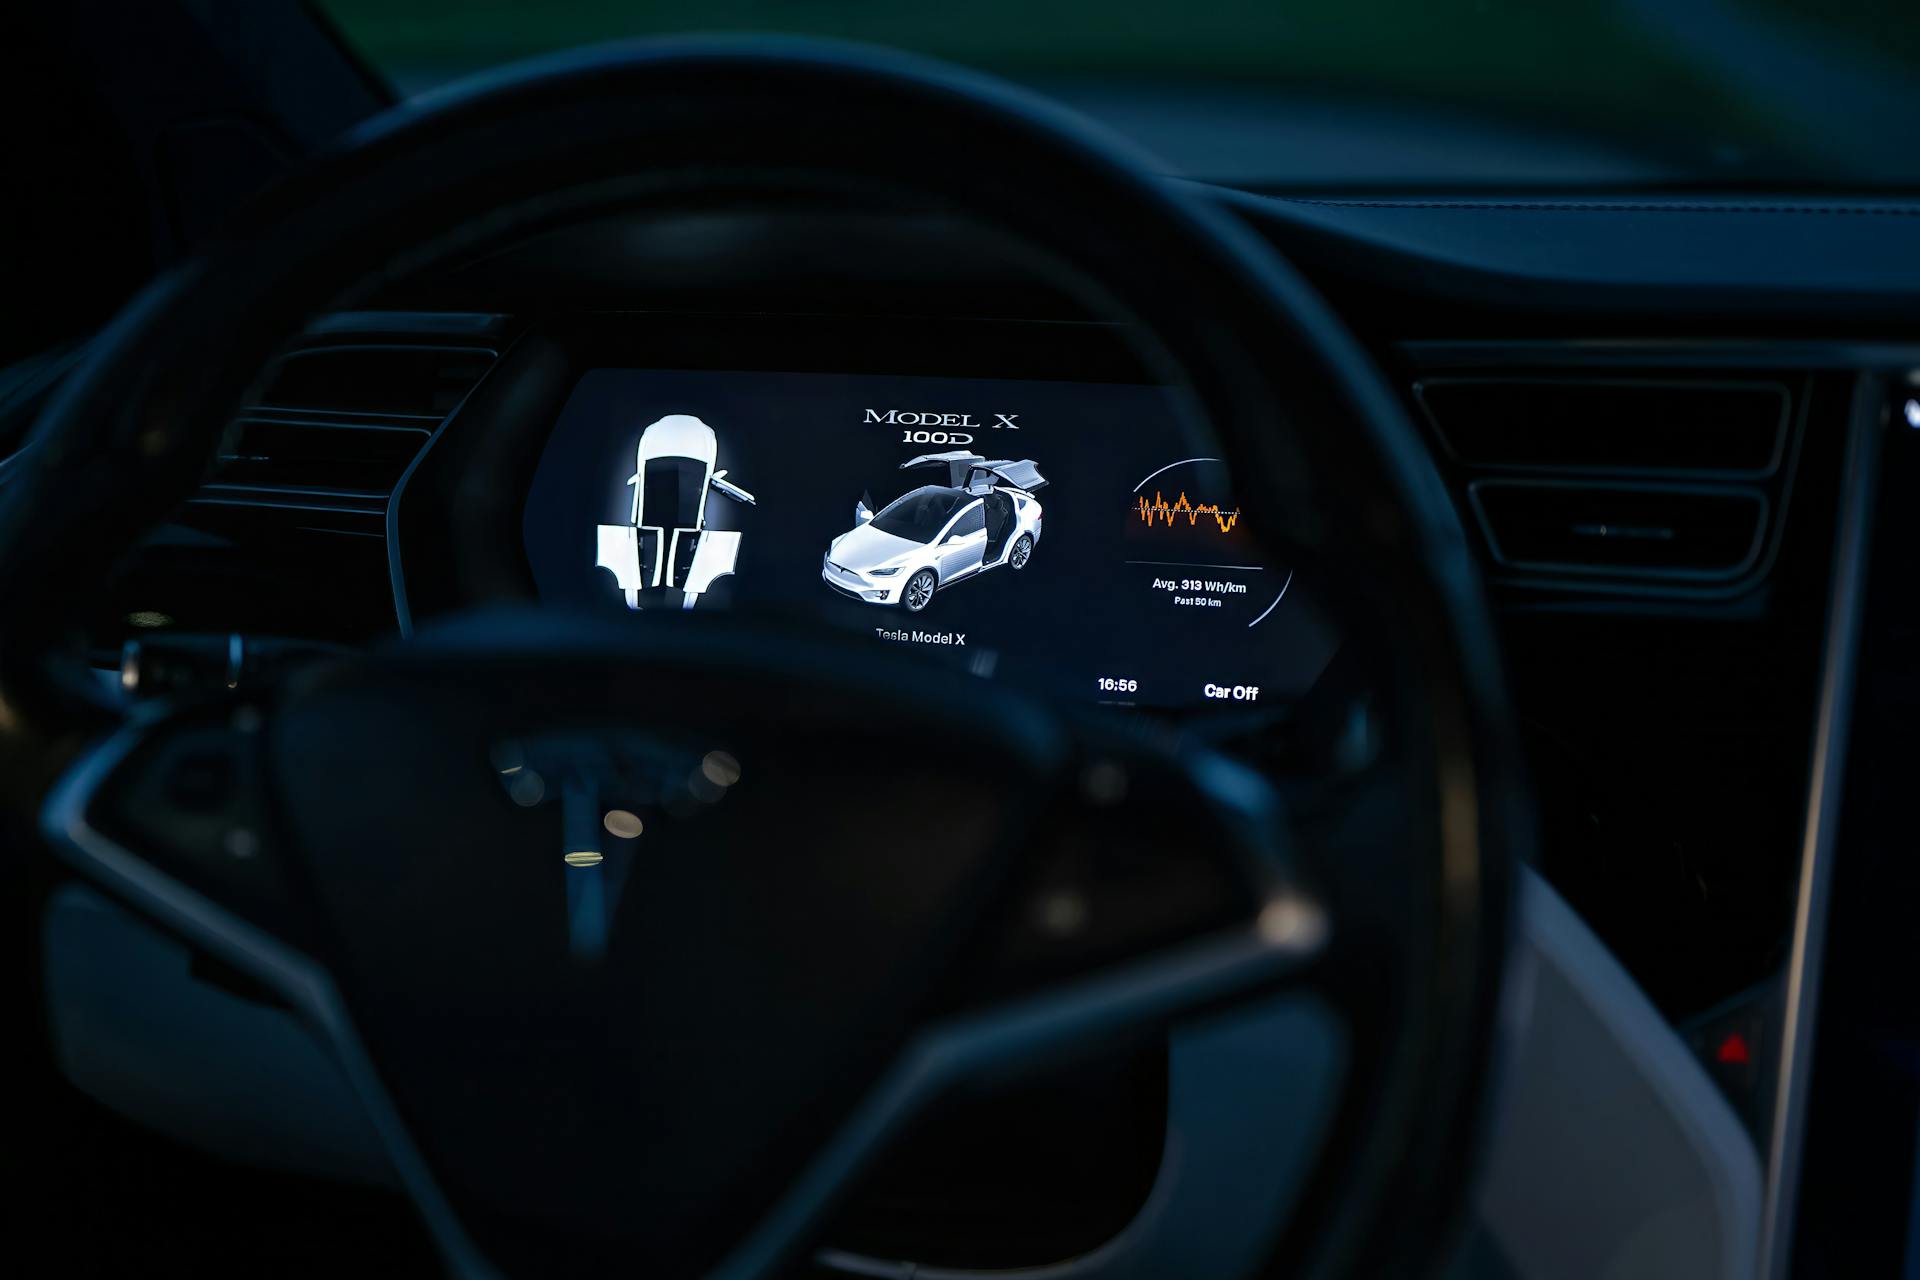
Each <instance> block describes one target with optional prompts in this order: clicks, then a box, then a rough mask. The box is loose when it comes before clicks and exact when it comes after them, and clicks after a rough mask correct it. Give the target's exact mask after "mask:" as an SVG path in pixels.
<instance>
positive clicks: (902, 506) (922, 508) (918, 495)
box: [873, 487, 966, 542]
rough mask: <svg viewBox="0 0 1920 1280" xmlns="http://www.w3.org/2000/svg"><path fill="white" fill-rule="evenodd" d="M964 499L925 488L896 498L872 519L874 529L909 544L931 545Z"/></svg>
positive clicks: (950, 493)
mask: <svg viewBox="0 0 1920 1280" xmlns="http://www.w3.org/2000/svg"><path fill="white" fill-rule="evenodd" d="M965 496H966V495H965V494H959V493H955V492H954V491H953V490H951V489H936V488H932V487H928V488H925V489H915V490H914V491H913V492H912V493H909V494H906V495H905V496H903V497H899V498H895V499H894V500H893V501H892V502H889V503H888V504H887V505H886V507H885V508H883V509H882V510H881V512H880V514H879V515H877V516H875V517H874V518H873V527H874V528H876V529H878V530H879V531H880V532H882V533H890V534H892V535H893V536H894V537H896V538H906V539H907V540H909V541H911V542H932V541H933V540H934V538H935V537H936V536H938V535H939V533H940V530H941V529H942V528H943V527H944V526H945V525H946V523H947V517H948V516H950V515H952V514H953V509H954V508H955V507H956V506H958V505H959V504H960V501H961V499H963V498H964V497H965Z"/></svg>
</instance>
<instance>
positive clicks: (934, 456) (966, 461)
mask: <svg viewBox="0 0 1920 1280" xmlns="http://www.w3.org/2000/svg"><path fill="white" fill-rule="evenodd" d="M985 461H986V459H985V458H984V457H982V456H981V455H980V454H977V453H968V452H967V451H966V450H964V449H955V450H953V451H952V452H950V453H923V454H921V455H920V456H919V457H917V458H908V459H907V460H906V461H905V462H903V463H901V464H900V469H901V470H902V471H906V470H908V469H909V468H912V467H945V468H946V469H947V487H948V488H950V489H958V488H960V487H961V486H963V485H964V484H966V482H967V473H968V472H969V471H971V470H972V469H973V467H974V464H976V463H981V462H985Z"/></svg>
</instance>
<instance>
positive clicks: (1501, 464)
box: [1413, 369, 1801, 594]
mask: <svg viewBox="0 0 1920 1280" xmlns="http://www.w3.org/2000/svg"><path fill="white" fill-rule="evenodd" d="M1800 390H1801V389H1800V388H1798V387H1797V386H1792V385H1789V384H1787V383H1784V382H1782V381H1780V380H1778V379H1775V378H1771V377H1767V376H1764V375H1759V376H1753V375H1750V374H1748V373H1746V372H1741V373H1736V374H1731V375H1718V376H1716V375H1705V374H1702V375H1680V374H1668V373H1664V372H1662V373H1643V372H1641V371H1637V370H1636V371H1627V370H1624V369H1623V370H1622V371H1620V372H1619V373H1612V372H1608V371H1596V370H1594V369H1584V370H1578V371H1576V370H1571V369H1570V370H1567V371H1565V372H1564V373H1561V372H1559V371H1543V370H1540V369H1532V370H1528V371H1526V372H1524V373H1522V372H1519V371H1515V372H1514V373H1511V374H1499V373H1491V374H1490V373H1484V372H1475V373H1474V374H1472V375H1466V374H1462V375H1459V376H1455V375H1452V374H1447V373H1439V374H1429V375H1428V376H1426V377H1423V378H1422V379H1421V380H1420V381H1419V382H1418V383H1416V384H1415V385H1414V388H1413V391H1414V398H1415V400H1416V401H1417V402H1418V404H1419V406H1420V407H1421V409H1422V410H1423V411H1424V412H1425V415H1426V418H1427V421H1428V424H1429V425H1430V427H1431V428H1432V430H1433V433H1434V435H1435V437H1436V443H1437V444H1438V446H1439V450H1440V452H1441V454H1442V458H1443V462H1444V466H1445V469H1446V470H1447V471H1448V472H1449V473H1450V477H1451V479H1452V480H1453V483H1454V485H1455V487H1456V491H1457V492H1458V493H1459V495H1460V497H1461V499H1462V506H1463V507H1465V508H1466V511H1467V513H1468V514H1469V515H1470V516H1471V517H1472V520H1473V523H1474V524H1475V525H1477V526H1478V529H1479V531H1480V533H1481V535H1482V539H1483V545H1484V549H1485V551H1486V555H1487V558H1488V560H1489V561H1491V563H1492V566H1493V568H1494V570H1495V575H1496V578H1497V580H1499V581H1501V582H1504V583H1507V584H1511V585H1525V586H1533V587H1551V588H1559V589H1571V590H1578V591H1594V590H1601V591H1615V592H1625V593H1637V594H1649V593H1651V594H1675V593H1681V594H1687V593H1694V594H1698V593H1703V592H1717V593H1725V592H1730V591H1737V590H1742V589H1744V588H1745V587H1746V586H1747V585H1749V584H1750V583H1751V582H1752V581H1754V580H1755V579H1757V578H1758V577H1759V576H1761V575H1762V574H1764V573H1765V571H1766V566H1767V563H1768V561H1769V557H1770V551H1771V548H1772V546H1773V544H1774V540H1775V536H1776V533H1777V529H1778V513H1779V512H1780V510H1781V509H1782V508H1783V506H1784V504H1785V502H1786V500H1787V497H1788V495H1789V491H1790V489H1791V479H1792V462H1793V457H1794V452H1795V448H1794V446H1795V438H1796V417H1795V412H1796V408H1797V407H1798V404H1799V399H1800V395H1799V392H1800Z"/></svg>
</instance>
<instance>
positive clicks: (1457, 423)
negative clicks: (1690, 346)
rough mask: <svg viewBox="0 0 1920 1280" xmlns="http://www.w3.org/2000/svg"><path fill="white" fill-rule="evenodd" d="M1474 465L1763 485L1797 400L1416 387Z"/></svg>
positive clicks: (1619, 388)
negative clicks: (1719, 478)
mask: <svg viewBox="0 0 1920 1280" xmlns="http://www.w3.org/2000/svg"><path fill="white" fill-rule="evenodd" d="M1414 394H1415V395H1416V396H1417V397H1418V399H1419V401H1420V403H1421V405H1422V406H1423V407H1424V408H1425V409H1426V411H1427V415H1428V417H1429V418H1430V419H1431V420H1432V423H1433V427H1434V430H1435V431H1436V432H1438V433H1439V436H1440V439H1441V441H1442V443H1444V444H1445V445H1446V447H1447V450H1448V452H1450V453H1451V454H1452V455H1453V457H1454V458H1455V459H1457V460H1458V461H1460V462H1461V463H1464V464H1465V465H1467V466H1471V467H1484V468H1489V469H1492V468H1500V469H1516V470H1532V471H1545V470H1605V471H1640V472H1647V473H1655V474H1666V475H1679V474H1687V475H1702V476H1706V475H1718V476H1734V477H1741V478H1759V477H1762V476H1766V475H1770V474H1772V472H1773V471H1774V469H1775V468H1776V467H1778V466H1779V465H1780V461H1781V458H1782V456H1783V455H1784V452H1785V448H1786V440H1787V426H1788V413H1789V410H1790V408H1791V403H1792V401H1791V397H1790V396H1789V394H1788V392H1787V389H1786V388H1785V387H1784V386H1781V385H1780V384H1778V383H1772V382H1712V381H1683V380H1651V379H1649V380H1641V379H1599V378H1594V379H1553V378H1511V379H1499V378H1430V379H1427V380H1425V381H1423V382H1421V383H1419V384H1418V385H1417V386H1415V388H1414Z"/></svg>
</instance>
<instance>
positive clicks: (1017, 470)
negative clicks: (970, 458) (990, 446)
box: [966, 458, 1047, 493]
mask: <svg viewBox="0 0 1920 1280" xmlns="http://www.w3.org/2000/svg"><path fill="white" fill-rule="evenodd" d="M1000 484H1003V485H1006V486H1007V487H1008V488H1012V489H1018V490H1020V491H1021V492H1023V493H1032V492H1033V491H1034V490H1036V489H1044V488H1046V487H1047V478H1046V477H1045V476H1043V475H1041V474H1040V468H1039V467H1037V466H1035V465H1034V462H1033V459H1031V458H1022V459H1020V460H1019V461H1018V462H1012V461H1009V460H1007V459H1005V458H1002V459H1001V460H999V461H998V462H988V461H987V460H986V459H985V458H977V459H975V460H974V462H973V463H972V464H971V465H970V466H969V467H968V468H967V485H966V488H967V492H968V493H985V492H986V491H987V490H989V489H991V488H993V487H994V486H995V485H1000Z"/></svg>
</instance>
